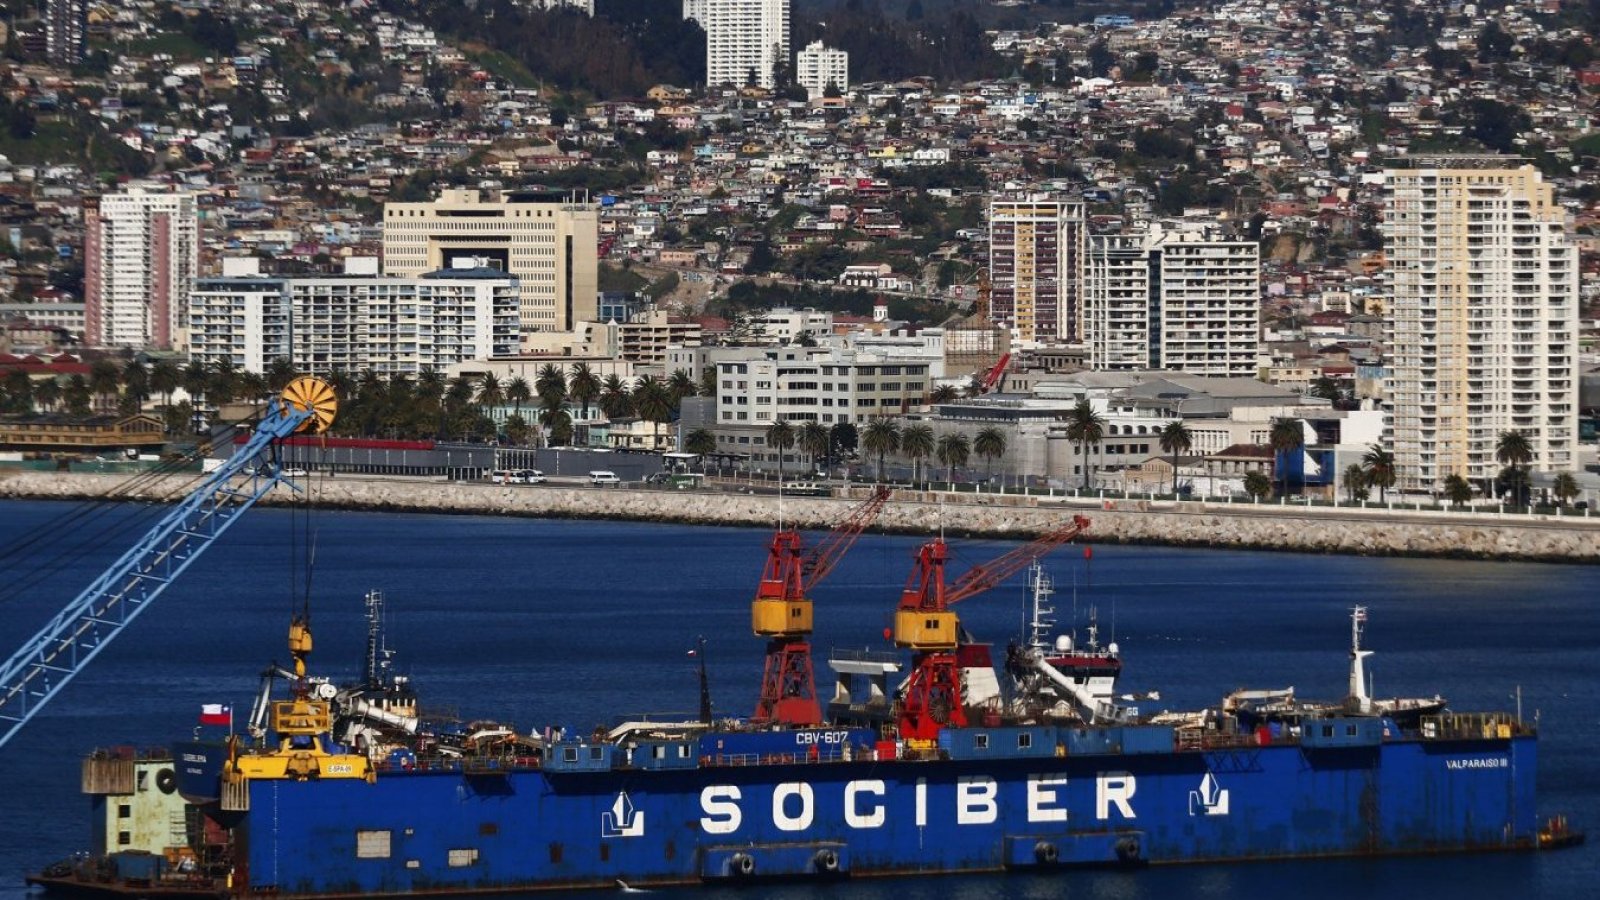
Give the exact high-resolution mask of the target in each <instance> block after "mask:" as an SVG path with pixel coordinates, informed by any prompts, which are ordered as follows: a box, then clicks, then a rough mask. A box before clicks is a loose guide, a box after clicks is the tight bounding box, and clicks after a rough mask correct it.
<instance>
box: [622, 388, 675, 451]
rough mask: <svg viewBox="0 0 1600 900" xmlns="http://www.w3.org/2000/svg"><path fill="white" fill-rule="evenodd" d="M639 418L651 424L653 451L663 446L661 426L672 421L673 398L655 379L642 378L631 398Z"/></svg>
mask: <svg viewBox="0 0 1600 900" xmlns="http://www.w3.org/2000/svg"><path fill="white" fill-rule="evenodd" d="M629 401H630V402H631V403H632V404H633V408H634V409H635V410H637V411H638V413H639V418H641V419H644V420H645V421H646V422H649V423H650V424H651V441H650V444H651V449H652V450H655V449H659V448H660V446H661V426H662V424H664V423H666V422H671V421H672V396H671V395H670V394H668V393H667V388H666V385H663V384H662V383H661V382H659V381H657V380H656V379H654V378H641V379H639V383H638V384H637V385H635V386H634V388H633V393H632V395H630V397H629Z"/></svg>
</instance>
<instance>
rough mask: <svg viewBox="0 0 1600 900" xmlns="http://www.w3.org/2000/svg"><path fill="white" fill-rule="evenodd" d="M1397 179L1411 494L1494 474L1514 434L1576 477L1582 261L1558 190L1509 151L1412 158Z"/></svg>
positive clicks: (1395, 277)
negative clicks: (1503, 440) (1504, 439)
mask: <svg viewBox="0 0 1600 900" xmlns="http://www.w3.org/2000/svg"><path fill="white" fill-rule="evenodd" d="M1384 174H1385V187H1386V191H1387V198H1386V200H1387V202H1386V203H1385V205H1384V249H1385V255H1386V256H1387V258H1388V263H1389V282H1390V287H1391V290H1392V291H1393V301H1392V303H1391V306H1390V317H1391V333H1392V339H1391V341H1390V348H1391V354H1392V357H1393V358H1392V361H1391V364H1390V369H1391V376H1390V377H1391V383H1390V390H1389V397H1390V401H1389V402H1390V413H1391V415H1390V423H1389V433H1388V439H1389V442H1390V446H1391V447H1392V449H1393V452H1394V456H1395V469H1396V473H1395V474H1396V476H1397V478H1398V482H1399V486H1400V487H1401V488H1402V489H1410V490H1421V491H1432V490H1438V489H1439V488H1440V487H1441V486H1442V485H1443V483H1444V479H1445V478H1446V477H1448V476H1450V475H1460V476H1463V477H1465V478H1467V479H1469V480H1472V481H1473V482H1474V483H1478V484H1482V483H1484V482H1485V481H1487V480H1488V479H1492V478H1493V477H1494V476H1495V475H1497V474H1498V473H1499V471H1500V468H1501V467H1500V464H1499V463H1498V462H1497V461H1496V460H1495V448H1496V445H1497V443H1498V442H1499V438H1500V435H1501V434H1502V433H1503V432H1507V431H1518V432H1521V433H1522V434H1523V436H1524V437H1526V438H1527V440H1528V444H1529V446H1530V447H1531V448H1532V450H1533V462H1532V465H1533V467H1534V468H1535V469H1539V470H1541V471H1545V472H1565V471H1572V470H1575V469H1576V468H1577V444H1578V422H1577V411H1578V258H1577V251H1576V250H1575V249H1574V248H1573V246H1572V241H1571V240H1570V238H1569V236H1568V233H1567V228H1566V217H1565V214H1564V212H1563V210H1562V208H1561V207H1560V206H1558V205H1557V204H1556V203H1555V200H1554V198H1553V195H1552V194H1553V192H1552V189H1551V187H1550V185H1547V184H1545V183H1544V179H1543V178H1542V177H1541V176H1540V174H1539V171H1538V170H1537V169H1535V168H1534V167H1533V166H1532V165H1530V164H1528V163H1527V161H1526V160H1523V159H1520V158H1516V157H1506V156H1427V157H1403V158H1400V159H1396V160H1393V161H1391V163H1390V166H1389V168H1388V169H1387V170H1386V171H1385V173H1384Z"/></svg>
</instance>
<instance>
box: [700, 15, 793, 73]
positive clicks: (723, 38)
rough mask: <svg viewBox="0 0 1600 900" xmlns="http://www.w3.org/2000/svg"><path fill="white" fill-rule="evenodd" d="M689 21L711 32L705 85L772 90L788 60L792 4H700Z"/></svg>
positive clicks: (707, 34) (707, 39)
mask: <svg viewBox="0 0 1600 900" xmlns="http://www.w3.org/2000/svg"><path fill="white" fill-rule="evenodd" d="M692 11H693V13H694V14H693V15H691V14H690V13H691V4H690V3H687V2H686V3H685V4H684V17H685V18H694V19H696V20H697V21H699V23H700V26H701V27H702V28H704V29H705V30H706V84H708V85H712V86H715V85H719V84H730V85H733V86H734V87H743V86H744V85H746V84H749V83H751V81H752V79H753V80H754V82H755V83H756V84H758V85H760V86H761V87H764V88H770V87H772V86H773V85H774V84H775V83H776V78H775V74H776V72H777V70H778V68H779V67H780V66H782V65H785V64H787V63H788V60H789V0H698V2H696V3H695V4H694V6H693V9H692Z"/></svg>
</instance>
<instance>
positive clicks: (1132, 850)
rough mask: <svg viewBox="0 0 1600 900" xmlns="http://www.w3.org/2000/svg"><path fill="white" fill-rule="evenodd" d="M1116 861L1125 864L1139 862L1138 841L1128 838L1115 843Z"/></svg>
mask: <svg viewBox="0 0 1600 900" xmlns="http://www.w3.org/2000/svg"><path fill="white" fill-rule="evenodd" d="M1117 859H1119V860H1121V861H1122V862H1125V863H1136V862H1138V861H1139V839H1138V838H1133V837H1128V838H1123V839H1122V840H1120V841H1117Z"/></svg>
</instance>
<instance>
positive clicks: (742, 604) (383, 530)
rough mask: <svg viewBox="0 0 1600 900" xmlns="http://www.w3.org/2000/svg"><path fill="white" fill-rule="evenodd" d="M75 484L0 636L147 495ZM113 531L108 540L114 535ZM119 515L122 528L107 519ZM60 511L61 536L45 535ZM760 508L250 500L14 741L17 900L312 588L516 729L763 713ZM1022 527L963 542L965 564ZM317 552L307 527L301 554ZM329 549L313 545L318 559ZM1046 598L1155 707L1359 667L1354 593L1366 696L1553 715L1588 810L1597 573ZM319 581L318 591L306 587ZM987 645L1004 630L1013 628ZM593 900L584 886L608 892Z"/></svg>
mask: <svg viewBox="0 0 1600 900" xmlns="http://www.w3.org/2000/svg"><path fill="white" fill-rule="evenodd" d="M77 509H79V507H77V506H75V505H71V504H64V503H61V504H52V503H32V502H6V503H0V553H6V551H7V550H8V549H11V548H16V547H18V546H19V545H20V544H21V543H22V542H24V541H28V542H33V543H30V544H29V550H28V552H27V553H17V554H9V553H7V555H6V557H5V562H4V563H3V565H4V571H5V573H6V577H5V579H4V580H3V583H0V635H4V636H5V637H4V646H3V650H4V652H5V653H7V654H9V653H11V652H12V651H13V650H14V649H15V647H16V645H17V644H19V643H20V642H21V641H22V640H23V639H24V638H25V637H26V636H27V635H30V634H32V633H33V632H34V631H35V630H36V629H37V628H38V627H39V626H40V625H41V624H43V622H44V621H45V620H46V619H47V618H48V617H49V616H50V615H52V614H54V613H55V612H56V611H58V610H59V609H60V608H61V607H62V606H63V605H65V604H66V603H67V601H68V600H70V599H71V598H72V597H73V596H74V595H75V594H76V593H77V592H78V591H80V590H81V589H82V588H83V587H84V586H85V585H87V584H88V583H89V582H90V581H91V580H92V579H93V578H94V577H95V576H97V575H98V574H99V573H100V572H101V571H102V570H103V569H104V568H105V567H106V566H107V565H109V564H110V563H111V562H112V561H114V560H115V559H116V557H117V556H119V555H120V554H121V553H122V551H123V550H124V549H126V547H127V546H128V545H129V544H130V543H131V542H132V540H133V539H134V537H135V536H137V535H138V534H139V533H140V531H141V530H142V529H143V528H144V527H147V524H148V521H149V519H150V518H151V517H152V516H153V515H155V514H158V513H159V510H158V509H150V508H147V507H143V506H140V505H137V504H127V505H124V506H121V507H117V508H116V509H114V510H112V511H111V512H110V513H108V514H106V515H105V516H102V517H100V518H97V519H93V520H86V519H83V518H76V517H74V511H75V510H77ZM106 528H110V529H113V533H111V534H109V535H107V534H103V533H102V531H103V530H104V529H106ZM116 529H120V531H116ZM39 536H46V537H48V538H49V540H38V541H36V542H34V541H35V539H36V538H37V537H39ZM768 537H769V535H768V533H766V532H762V531H758V530H747V529H715V528H688V527H682V526H657V525H646V524H636V523H612V522H595V521H582V522H578V521H552V520H530V519H511V518H492V517H443V516H422V515H395V514H373V513H345V512H320V513H313V514H310V515H307V514H306V513H304V512H299V511H293V512H292V511H288V510H279V509H274V510H257V511H254V512H252V513H250V514H249V515H247V516H246V517H244V518H243V519H241V520H240V522H239V524H238V525H236V526H235V527H234V528H233V530H232V531H230V532H229V533H228V534H227V535H225V536H224V537H223V538H222V539H221V540H220V541H219V542H218V544H217V546H215V547H213V548H212V549H211V550H210V551H209V552H208V553H207V554H206V555H205V556H204V557H202V558H201V559H200V560H199V561H198V562H196V563H195V564H194V566H193V567H192V568H191V569H190V570H189V571H188V572H187V573H185V574H184V575H183V576H182V577H181V579H180V580H179V581H178V582H177V583H176V584H175V585H174V586H173V587H172V588H171V589H170V590H169V591H168V592H167V593H166V594H165V595H164V596H163V597H162V598H161V599H160V600H159V601H158V602H157V603H155V604H154V605H153V606H152V607H151V608H150V610H149V611H148V612H147V613H145V614H144V615H142V616H141V617H140V618H139V620H138V621H136V622H135V623H134V624H133V625H132V626H131V627H130V628H129V629H128V630H127V632H126V633H125V634H124V635H123V636H122V637H121V638H119V639H118V641H117V642H116V643H114V644H113V645H111V646H110V647H109V648H108V649H106V650H105V652H103V653H102V654H101V655H100V657H99V658H98V659H97V660H96V661H95V662H94V663H93V664H92V665H91V666H90V668H89V669H88V670H87V671H86V672H85V673H84V674H83V675H81V676H79V677H78V678H77V679H76V680H75V681H74V682H73V683H72V684H71V685H70V686H69V687H68V688H67V689H66V690H64V691H63V692H62V694H61V695H60V696H59V697H58V698H57V699H56V700H55V701H54V703H53V704H52V705H51V706H49V707H47V708H46V709H45V710H44V711H43V712H42V713H41V714H40V715H39V716H38V718H36V719H35V720H34V721H33V722H32V723H31V724H29V725H28V726H27V727H26V728H25V729H24V730H23V731H22V732H21V733H19V734H18V735H17V736H16V737H15V738H13V739H12V741H11V742H10V743H9V744H8V745H7V746H5V747H4V748H3V749H0V762H3V768H0V900H7V898H15V897H20V896H23V895H24V894H25V893H26V888H24V886H23V883H22V874H23V872H24V871H26V870H27V869H29V868H36V867H38V866H40V865H42V864H44V863H47V862H50V861H52V860H55V859H59V858H62V857H65V856H68V855H70V854H71V853H73V852H74V851H77V850H82V849H86V847H87V841H88V831H89V828H88V802H87V800H86V799H85V798H84V797H83V796H82V795H81V794H80V793H79V792H78V758H79V757H80V756H81V755H82V753H83V752H85V751H87V750H89V749H92V748H95V747H106V746H113V745H134V746H139V747H154V746H161V745H163V744H165V743H167V742H169V741H170V740H172V739H173V738H174V737H179V736H183V735H187V734H189V733H190V732H191V730H192V729H193V728H194V727H195V722H196V719H197V714H198V712H199V709H200V706H201V704H205V703H225V704H229V705H231V706H232V708H233V709H234V711H235V716H236V718H238V719H239V720H240V724H241V726H242V720H243V717H244V716H245V715H246V713H247V711H248V709H249V706H250V701H251V697H252V695H253V693H254V691H255V689H256V686H257V679H256V676H257V673H259V672H260V671H261V670H262V669H263V668H264V667H265V666H266V665H267V664H268V663H270V662H273V661H277V662H285V661H287V657H288V654H287V649H286V646H285V643H284V639H285V634H286V629H287V625H288V619H289V616H290V614H291V611H297V610H299V609H300V608H301V607H302V606H303V605H304V604H305V603H306V600H307V597H308V596H309V603H310V609H311V614H312V623H313V627H314V631H315V635H316V652H315V653H314V655H313V656H312V658H311V668H312V670H313V672H315V673H321V674H327V675H330V676H333V677H334V678H335V679H336V680H345V679H349V678H353V677H354V676H355V675H356V674H357V672H358V670H359V665H360V661H361V655H362V651H363V641H364V636H365V630H364V629H365V623H364V620H363V613H364V607H363V597H364V595H365V594H366V593H367V592H368V591H370V590H381V591H383V592H384V595H385V597H386V600H387V610H388V614H387V619H388V635H389V644H390V647H391V648H392V649H394V650H395V651H396V657H395V660H396V664H397V666H398V668H399V670H400V671H401V672H402V673H405V674H409V675H411V676H412V677H413V679H414V683H415V685H416V687H417V689H418V691H419V693H420V694H421V697H422V701H423V704H424V706H425V707H427V708H431V709H434V710H451V711H453V712H454V713H455V714H457V715H459V716H460V717H462V718H463V719H469V720H470V719H482V718H494V719H497V720H500V721H502V722H510V723H514V724H515V725H517V726H518V727H519V728H522V729H524V730H530V731H531V730H535V729H542V728H543V727H544V726H546V725H551V726H557V727H560V726H565V727H567V728H568V729H569V730H577V731H579V732H587V731H588V730H590V729H592V728H593V727H594V726H595V725H598V724H602V723H609V722H611V721H612V720H613V719H614V718H616V717H617V716H619V715H622V714H625V713H639V712H662V711H671V710H678V711H692V710H694V709H695V708H696V706H697V704H698V701H699V692H698V684H697V672H696V665H697V661H696V660H695V659H694V658H692V657H690V656H689V654H688V651H689V650H690V649H691V648H693V647H695V646H696V642H697V639H698V638H700V637H704V638H705V647H706V665H707V668H708V674H709V681H710V686H711V692H712V699H713V703H714V707H715V709H716V711H717V712H718V713H719V714H723V715H745V714H748V713H749V712H750V711H751V709H752V708H753V707H754V704H755V699H756V692H757V687H758V682H759V678H760V670H761V662H762V649H763V645H762V642H761V641H760V640H758V639H757V638H754V637H752V636H751V634H750V628H749V615H750V607H749V601H750V599H751V596H752V593H753V591H754V587H755V582H756V579H757V577H758V575H759V574H760V569H761V565H762V563H763V561H764V558H765V552H766V542H767V539H768ZM916 544H917V540H916V539H913V538H908V537H886V536H879V535H872V534H868V535H865V536H863V537H862V538H861V539H860V541H859V542H858V543H857V545H856V547H855V549H854V550H853V551H852V552H851V554H850V555H849V556H848V557H847V558H846V559H845V560H844V562H843V563H842V564H841V565H840V566H839V568H838V569H837V570H836V571H835V572H834V573H833V575H832V576H831V578H830V579H829V580H828V581H827V582H826V583H825V584H824V585H822V586H821V587H820V588H818V589H817V590H816V591H815V592H814V594H813V598H814V599H815V601H816V604H817V605H816V614H817V633H816V638H815V640H814V642H813V646H814V648H815V652H816V654H817V656H818V657H819V662H818V682H819V690H820V691H821V692H822V693H824V694H826V692H827V690H828V683H829V673H828V672H827V670H826V667H825V665H824V663H823V660H825V657H826V655H827V653H828V652H829V651H830V650H831V649H841V650H842V649H871V650H888V649H890V647H889V646H888V644H887V643H886V641H885V640H884V637H883V634H884V629H885V627H886V626H887V625H888V624H889V622H890V613H891V611H892V609H893V606H894V603H895V601H896V599H897V598H898V593H899V590H900V588H901V587H902V585H903V584H904V582H905V579H906V576H907V575H908V574H909V572H910V567H911V554H912V551H913V550H914V548H915V546H916ZM1011 546H1014V545H1013V544H1010V543H1008V542H998V541H993V542H985V541H960V542H956V543H955V544H954V549H955V552H954V562H953V564H952V567H951V573H952V575H954V574H959V573H960V572H962V571H964V570H965V569H966V567H967V566H969V565H971V564H974V563H981V562H985V561H987V560H989V559H991V558H993V557H994V556H997V555H999V554H1000V553H1003V552H1005V551H1006V550H1007V549H1009V548H1010V547H1011ZM308 551H309V552H308ZM313 555H314V558H315V563H314V565H313V564H308V556H313ZM1047 568H1048V570H1049V571H1050V572H1051V574H1052V575H1053V576H1054V579H1055V583H1056V588H1057V593H1056V597H1055V600H1056V606H1057V616H1058V618H1059V619H1060V620H1061V621H1062V622H1063V624H1066V623H1067V622H1069V621H1073V620H1075V621H1076V622H1077V623H1078V624H1079V626H1080V631H1081V629H1082V627H1083V626H1085V625H1086V624H1087V623H1088V622H1089V620H1090V616H1091V613H1092V615H1093V617H1094V620H1095V621H1096V622H1097V623H1098V626H1099V629H1100V634H1101V637H1102V639H1103V640H1112V639H1114V640H1116V642H1117V643H1118V644H1119V645H1120V647H1121V650H1122V652H1123V654H1124V657H1125V661H1126V669H1125V674H1124V676H1123V680H1122V685H1121V689H1122V690H1126V691H1129V692H1145V691H1158V692H1159V697H1160V698H1159V700H1146V701H1144V702H1142V703H1141V707H1142V708H1143V709H1145V710H1146V711H1156V710H1159V709H1163V708H1170V709H1184V708H1195V707H1199V706H1202V705H1205V704H1208V703H1213V702H1216V701H1217V700H1218V699H1220V697H1221V696H1222V695H1223V694H1225V693H1227V692H1229V691H1231V690H1234V689H1236V688H1240V687H1261V688H1281V687H1288V686H1291V685H1292V686H1293V687H1294V688H1295V689H1296V692H1297V693H1298V694H1299V695H1300V696H1303V697H1308V698H1312V697H1326V698H1338V697H1340V696H1342V695H1343V694H1344V692H1345V687H1346V684H1345V676H1346V671H1347V649H1348V642H1349V608H1350V607H1351V606H1354V605H1357V604H1361V605H1365V606H1367V607H1369V609H1370V613H1369V620H1368V623H1367V627H1368V631H1367V636H1366V641H1365V644H1366V647H1367V649H1371V650H1373V651H1375V652H1376V655H1375V656H1374V657H1373V658H1372V659H1371V660H1369V661H1368V669H1369V671H1370V672H1371V673H1372V674H1373V676H1374V681H1375V684H1374V693H1375V694H1376V695H1377V696H1385V697H1387V696H1431V695H1433V694H1435V693H1439V694H1443V695H1444V696H1446V697H1448V698H1449V699H1450V700H1451V704H1452V706H1453V707H1454V708H1456V709H1461V710H1476V709H1502V710H1516V709H1517V708H1518V704H1519V698H1520V707H1521V711H1522V714H1523V716H1524V717H1525V718H1527V719H1530V720H1533V719H1537V721H1538V722H1539V724H1540V727H1541V742H1540V771H1539V782H1540V787H1539V802H1540V812H1541V814H1542V815H1551V814H1557V813H1565V814H1567V815H1568V816H1569V817H1570V818H1571V820H1572V822H1573V823H1574V824H1575V825H1576V826H1577V827H1580V828H1586V829H1589V830H1593V829H1596V828H1600V768H1597V767H1596V766H1595V765H1594V764H1593V762H1592V757H1593V755H1594V750H1595V748H1596V747H1597V746H1600V703H1597V701H1600V616H1597V615H1596V612H1597V608H1596V607H1597V601H1596V600H1595V599H1594V594H1593V590H1592V584H1593V581H1594V576H1593V569H1591V568H1586V567H1579V566H1557V565H1544V564H1518V563H1477V562H1459V561H1440V560H1408V559H1393V558H1382V559H1369V558H1356V557H1332V556H1305V555H1296V554H1274V553H1242V552H1228V551H1208V550H1175V549H1162V548H1151V547H1137V548H1134V547H1112V546H1106V547H1096V548H1095V549H1094V553H1093V558H1092V559H1087V558H1085V554H1084V552H1083V549H1082V548H1081V547H1067V548H1064V549H1062V550H1059V551H1057V552H1056V554H1055V555H1053V556H1052V557H1051V558H1050V559H1049V560H1047ZM308 582H309V587H308ZM1023 594H1024V592H1023V588H1022V585H1021V582H1020V579H1018V580H1017V581H1016V582H1014V583H1012V584H1009V585H1006V586H1004V587H1001V588H998V589H996V590H994V591H991V592H990V593H988V594H985V595H982V596H980V597H977V598H974V599H972V600H969V601H967V602H965V603H963V604H961V605H960V606H959V607H957V611H958V612H959V613H960V615H961V618H962V622H963V624H964V625H965V626H966V627H967V628H968V630H969V631H971V632H972V633H973V635H974V636H975V637H976V638H977V639H979V640H987V641H993V642H995V643H996V644H998V645H1000V646H1001V647H1003V646H1004V644H1005V643H1006V642H1007V641H1008V640H1011V639H1013V638H1014V637H1015V636H1016V635H1017V633H1018V631H1019V629H1020V626H1021V622H1022V611H1023V603H1024V596H1023ZM996 655H997V658H998V657H999V656H1001V655H1003V654H1001V653H997V654H996ZM1595 884H1600V842H1592V843H1590V844H1589V845H1586V846H1584V847H1580V848H1577V849H1574V850H1568V851H1563V852H1557V853H1546V854H1510V855H1487V856H1446V857H1429V858H1386V859H1346V860H1303V861H1294V862H1275V863H1253V864H1231V865H1220V866H1196V867H1178V868H1158V869H1148V870H1135V871H1067V872H1062V873H1058V874H1053V875H1050V876H1037V875H1027V876H963V877H939V878H926V879H882V880H861V881H855V882H850V883H847V884H844V885H831V886H808V885H798V884H797V885H776V886H773V885H768V886H761V887H751V888H742V889H739V888H717V889H705V890H695V891H689V890H681V891H680V890H674V891H659V892H656V893H658V894H660V895H662V896H685V897H686V896H691V895H693V896H709V895H715V896H718V897H760V898H768V897H784V898H790V897H792V898H822V897H828V898H830V900H833V898H837V900H871V898H880V897H881V898H890V897H893V898H896V900H911V898H921V897H928V898H934V897H938V898H1033V897H1039V898H1044V897H1050V898H1059V897H1071V898H1118V900H1121V898H1129V900H1133V898H1157V897H1233V896H1260V895H1265V894H1282V893H1285V892H1292V893H1293V894H1294V895H1296V897H1297V898H1299V900H1320V898H1330V900H1331V898H1336V897H1337V898H1344V897H1348V896H1362V897H1367V898H1384V897H1394V898H1402V897H1403V898H1408V900H1409V898H1414V897H1417V896H1455V897H1463V898H1470V897H1506V896H1516V897H1518V898H1535V897H1550V898H1556V897H1563V898H1565V897H1580V896H1590V895H1592V894H1593V891H1594V885H1595ZM586 896H595V894H593V893H590V894H587V895H586Z"/></svg>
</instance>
